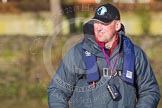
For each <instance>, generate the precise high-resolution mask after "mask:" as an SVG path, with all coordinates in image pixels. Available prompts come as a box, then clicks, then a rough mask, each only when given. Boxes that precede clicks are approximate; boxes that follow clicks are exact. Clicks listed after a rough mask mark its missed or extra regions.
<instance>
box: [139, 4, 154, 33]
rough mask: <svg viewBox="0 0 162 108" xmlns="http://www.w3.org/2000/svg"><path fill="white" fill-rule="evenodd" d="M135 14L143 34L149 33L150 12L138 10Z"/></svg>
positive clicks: (142, 9) (144, 9)
mask: <svg viewBox="0 0 162 108" xmlns="http://www.w3.org/2000/svg"><path fill="white" fill-rule="evenodd" d="M136 14H137V15H138V17H139V19H140V23H141V27H142V30H143V33H144V34H149V33H150V25H151V24H150V21H151V15H150V11H149V10H147V9H146V8H145V7H144V8H138V9H137V10H136Z"/></svg>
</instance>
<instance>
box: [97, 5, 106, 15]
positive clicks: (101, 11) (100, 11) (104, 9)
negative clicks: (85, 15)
mask: <svg viewBox="0 0 162 108" xmlns="http://www.w3.org/2000/svg"><path fill="white" fill-rule="evenodd" d="M106 12H107V9H106V7H105V6H101V7H100V8H98V9H97V14H98V15H104V14H105V13H106Z"/></svg>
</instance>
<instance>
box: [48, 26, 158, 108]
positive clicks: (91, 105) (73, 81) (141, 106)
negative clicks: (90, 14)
mask: <svg viewBox="0 0 162 108" xmlns="http://www.w3.org/2000/svg"><path fill="white" fill-rule="evenodd" d="M83 31H84V35H85V37H84V38H85V42H84V43H83V44H81V43H78V44H77V45H75V46H74V47H73V48H71V50H70V51H69V52H68V53H67V55H66V56H65V57H64V59H63V60H62V62H61V64H60V66H59V68H58V70H57V72H56V74H55V75H54V77H53V79H52V81H51V83H50V85H49V88H48V103H49V108H69V107H71V108H157V105H158V102H159V100H160V92H159V87H158V84H157V81H156V79H155V76H154V73H153V71H152V69H151V66H150V63H149V61H148V59H147V57H146V55H145V53H144V52H143V50H142V49H141V48H139V47H138V46H136V45H134V51H135V82H134V85H132V84H129V83H127V82H124V81H123V80H122V79H121V77H120V76H118V75H117V76H115V77H113V78H111V79H108V78H107V77H103V76H102V75H101V77H100V80H99V81H97V85H96V87H93V86H92V84H91V83H87V81H86V77H85V74H86V70H85V69H86V67H85V64H84V61H83V59H82V47H84V48H85V49H87V50H88V51H89V52H90V53H92V54H94V55H95V56H96V57H97V61H96V62H97V65H98V68H99V70H102V69H103V68H106V67H108V66H107V63H106V60H105V58H104V55H103V53H102V50H101V48H100V47H99V46H98V44H97V43H96V41H95V39H94V37H93V25H91V24H85V26H84V28H83ZM119 37H120V42H119V45H118V46H117V47H116V48H115V49H114V52H113V54H112V55H111V56H110V62H111V64H113V63H114V57H115V56H116V55H117V54H119V59H118V61H117V63H116V64H115V66H114V67H115V69H116V70H122V65H123V53H122V52H123V47H122V37H123V33H121V32H119ZM108 82H109V83H113V84H114V85H116V87H117V89H118V90H119V92H120V94H121V98H120V99H119V100H117V101H114V100H113V99H112V98H111V96H110V93H109V92H108V90H107V84H108Z"/></svg>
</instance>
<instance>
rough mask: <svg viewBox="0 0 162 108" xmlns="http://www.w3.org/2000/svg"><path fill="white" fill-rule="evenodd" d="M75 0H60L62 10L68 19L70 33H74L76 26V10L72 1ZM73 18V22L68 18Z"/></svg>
mask: <svg viewBox="0 0 162 108" xmlns="http://www.w3.org/2000/svg"><path fill="white" fill-rule="evenodd" d="M75 2H76V0H61V4H63V7H62V9H63V12H64V15H65V16H66V18H67V19H68V21H69V28H70V33H75V32H76V27H75V17H76V12H75V11H74V3H75ZM72 18H73V22H72V23H71V22H70V19H72Z"/></svg>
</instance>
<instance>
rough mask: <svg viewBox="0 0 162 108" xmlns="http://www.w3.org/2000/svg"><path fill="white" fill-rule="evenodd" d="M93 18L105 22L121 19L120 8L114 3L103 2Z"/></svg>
mask: <svg viewBox="0 0 162 108" xmlns="http://www.w3.org/2000/svg"><path fill="white" fill-rule="evenodd" d="M91 20H97V21H101V22H103V23H110V22H111V21H113V20H120V13H119V10H118V9H117V8H116V7H115V6H113V5H112V4H109V3H107V4H103V5H101V6H99V7H98V8H97V9H96V11H95V15H94V17H93V18H92V19H91Z"/></svg>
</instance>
